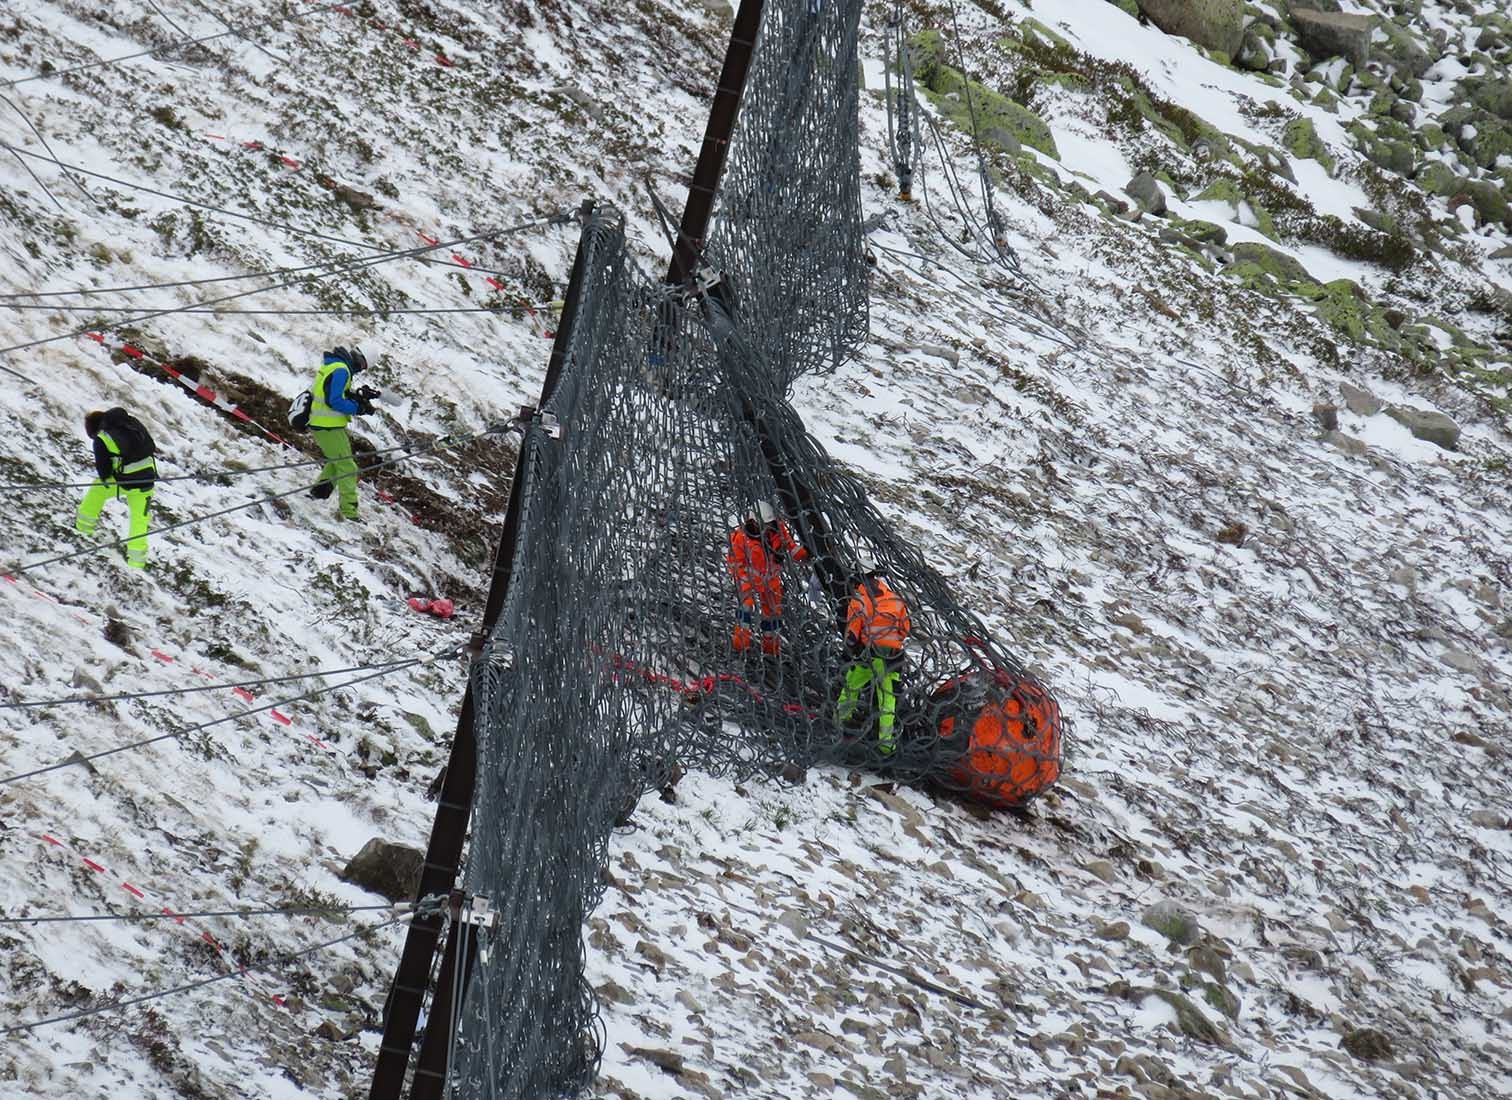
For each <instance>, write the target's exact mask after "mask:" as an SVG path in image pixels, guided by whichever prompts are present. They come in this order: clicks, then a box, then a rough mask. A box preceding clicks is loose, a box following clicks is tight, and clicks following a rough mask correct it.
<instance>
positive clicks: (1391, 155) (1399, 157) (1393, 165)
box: [1365, 138, 1417, 176]
mask: <svg viewBox="0 0 1512 1100" xmlns="http://www.w3.org/2000/svg"><path fill="white" fill-rule="evenodd" d="M1365 156H1366V157H1368V158H1369V159H1370V162H1371V163H1372V164H1374V165H1376V166H1377V167H1379V168H1384V169H1386V171H1388V172H1391V173H1394V174H1395V175H1398V176H1410V175H1412V170H1413V168H1415V167H1416V166H1417V153H1416V151H1415V150H1414V149H1413V148H1412V146H1411V145H1409V144H1407V143H1406V142H1405V141H1395V140H1393V139H1391V138H1376V139H1375V140H1373V141H1370V142H1368V143H1366V145H1365Z"/></svg>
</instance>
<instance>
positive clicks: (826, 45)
mask: <svg viewBox="0 0 1512 1100" xmlns="http://www.w3.org/2000/svg"><path fill="white" fill-rule="evenodd" d="M860 10H861V5H860V4H859V3H855V2H849V3H840V2H837V0H799V2H794V0H781V2H779V0H769V2H768V3H767V4H766V6H765V9H764V11H763V15H762V24H761V34H760V36H759V38H758V40H757V48H756V52H755V55H754V56H753V57H752V59H751V67H750V71H749V72H748V74H747V76H746V90H745V95H744V96H743V97H742V99H741V104H740V115H739V117H738V119H737V121H736V125H735V132H734V134H733V135H732V137H731V139H730V150H729V154H728V156H727V157H726V160H725V172H724V181H723V182H722V183H721V185H720V189H719V207H718V210H717V212H716V217H717V220H716V221H715V223H714V226H713V229H712V231H711V232H710V234H709V256H710V258H711V259H712V260H713V263H714V266H715V267H716V268H717V269H718V270H719V271H720V273H721V274H722V275H723V277H724V281H725V289H726V291H727V292H729V293H727V294H726V299H727V300H728V299H729V298H730V297H731V296H733V301H734V302H736V303H738V304H739V308H740V313H741V319H742V322H743V324H744V327H745V328H746V331H747V332H748V334H749V338H750V340H751V341H752V342H753V343H754V344H755V345H756V347H757V349H758V350H759V351H760V352H761V354H762V355H763V356H765V357H766V359H767V361H768V362H769V363H770V364H771V366H772V368H773V369H774V370H776V371H777V372H778V376H779V379H780V381H781V382H782V384H783V385H787V384H789V383H791V382H792V380H793V379H794V378H795V377H796V376H797V375H799V374H801V373H803V372H805V371H823V370H833V369H834V368H835V367H837V366H839V364H840V363H841V362H842V361H843V360H844V359H846V358H848V357H849V356H850V355H851V354H852V353H854V351H855V350H856V348H858V347H860V345H861V344H862V343H863V342H864V341H865V340H866V262H865V250H864V249H863V248H862V247H861V240H862V233H861V153H860V148H859V146H858V145H857V142H856V126H857V103H858V99H859V96H860V87H861V82H860V80H859V78H858V74H859V71H860V53H859V51H858V49H857V38H858V35H859V28H860Z"/></svg>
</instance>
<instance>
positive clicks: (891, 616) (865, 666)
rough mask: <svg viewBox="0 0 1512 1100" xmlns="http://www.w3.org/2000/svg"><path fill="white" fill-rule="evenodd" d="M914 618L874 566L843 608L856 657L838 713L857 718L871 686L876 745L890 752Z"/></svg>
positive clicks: (845, 719) (846, 721)
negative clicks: (907, 645)
mask: <svg viewBox="0 0 1512 1100" xmlns="http://www.w3.org/2000/svg"><path fill="white" fill-rule="evenodd" d="M912 629H913V623H912V621H911V620H910V619H909V617H908V606H907V605H906V604H904V602H903V600H902V599H901V598H900V597H899V596H898V594H897V593H896V592H894V591H893V590H892V587H891V586H890V585H889V584H888V583H887V581H886V579H885V578H884V577H883V576H882V575H881V574H880V573H879V572H878V571H877V570H875V569H867V570H866V571H865V572H864V573H862V575H861V576H860V577H859V578H858V579H857V582H856V590H855V593H854V595H852V596H851V599H850V603H849V604H848V605H847V606H846V609H845V645H846V651H847V652H848V653H849V654H850V656H851V659H852V660H853V661H854V662H855V663H854V664H852V665H851V666H850V667H849V668H847V669H846V670H845V683H844V685H843V686H842V687H841V689H840V698H839V700H838V701H837V702H836V704H835V718H836V720H837V721H839V722H840V723H841V724H842V725H851V724H854V723H855V722H856V720H857V712H858V711H859V710H860V707H861V698H862V695H863V693H865V691H866V690H867V689H868V688H870V689H871V692H872V697H873V702H874V703H875V710H876V714H877V747H878V748H879V749H881V750H882V752H883V753H891V752H892V751H893V750H894V749H896V748H897V747H898V741H897V737H898V734H897V719H898V679H899V677H900V676H901V675H902V671H903V645H904V643H906V642H907V641H908V633H909V631H910V630H912Z"/></svg>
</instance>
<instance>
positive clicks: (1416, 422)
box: [1386, 405, 1460, 451]
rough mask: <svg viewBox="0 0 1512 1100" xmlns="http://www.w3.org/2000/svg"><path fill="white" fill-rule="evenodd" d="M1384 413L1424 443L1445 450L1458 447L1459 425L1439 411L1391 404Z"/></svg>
mask: <svg viewBox="0 0 1512 1100" xmlns="http://www.w3.org/2000/svg"><path fill="white" fill-rule="evenodd" d="M1386 415H1387V416H1389V417H1391V419H1393V420H1395V421H1396V422H1397V423H1398V424H1400V425H1402V427H1404V428H1406V429H1407V430H1408V431H1410V432H1411V433H1412V434H1413V435H1415V436H1417V438H1419V439H1421V440H1423V441H1424V442H1426V443H1432V444H1434V445H1436V446H1439V447H1442V448H1444V450H1446V451H1453V450H1457V449H1458V448H1459V437H1460V426H1459V425H1458V424H1456V423H1455V422H1454V421H1453V420H1451V419H1450V418H1449V417H1447V416H1445V415H1444V414H1443V413H1441V412H1430V411H1429V410H1426V409H1409V408H1404V407H1403V406H1401V405H1392V406H1390V407H1388V408H1387V409H1386Z"/></svg>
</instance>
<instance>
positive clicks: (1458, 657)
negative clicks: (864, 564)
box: [1439, 646, 1481, 676]
mask: <svg viewBox="0 0 1512 1100" xmlns="http://www.w3.org/2000/svg"><path fill="white" fill-rule="evenodd" d="M1439 663H1440V664H1442V665H1446V666H1448V667H1449V668H1452V669H1454V671H1456V672H1463V673H1466V674H1468V675H1471V676H1479V675H1480V673H1481V663H1480V661H1478V660H1476V659H1475V658H1474V657H1472V656H1471V655H1470V654H1468V653H1466V652H1465V651H1464V650H1463V649H1455V648H1454V647H1453V646H1450V647H1449V648H1448V649H1446V650H1444V652H1443V653H1441V654H1440V655H1439Z"/></svg>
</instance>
